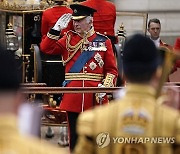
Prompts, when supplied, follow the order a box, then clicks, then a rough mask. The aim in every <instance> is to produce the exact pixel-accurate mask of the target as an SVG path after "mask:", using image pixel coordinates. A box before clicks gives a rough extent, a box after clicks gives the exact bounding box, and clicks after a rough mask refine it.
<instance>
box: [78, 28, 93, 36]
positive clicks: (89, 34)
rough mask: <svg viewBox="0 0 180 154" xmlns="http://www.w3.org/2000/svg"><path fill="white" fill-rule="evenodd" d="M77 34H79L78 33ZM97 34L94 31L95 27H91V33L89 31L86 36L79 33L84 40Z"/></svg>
mask: <svg viewBox="0 0 180 154" xmlns="http://www.w3.org/2000/svg"><path fill="white" fill-rule="evenodd" d="M76 33H77V32H76ZM94 33H95V31H94V27H91V29H90V30H89V31H87V32H86V33H85V34H84V35H81V34H79V33H77V34H78V35H79V36H80V37H82V38H89V37H91V36H92V35H93V34H94Z"/></svg>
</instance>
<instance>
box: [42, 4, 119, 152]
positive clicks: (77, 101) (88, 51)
mask: <svg viewBox="0 0 180 154" xmlns="http://www.w3.org/2000/svg"><path fill="white" fill-rule="evenodd" d="M70 7H71V9H72V10H73V15H72V16H71V14H65V15H63V16H62V17H61V18H59V19H58V21H57V22H56V24H55V25H54V27H53V28H52V29H51V30H50V31H49V32H48V34H47V37H46V38H45V39H44V40H43V41H42V42H41V50H42V51H43V52H45V53H48V54H59V53H60V54H61V55H62V58H63V62H64V65H65V81H64V86H66V87H98V86H104V87H112V86H114V84H115V82H116V78H117V75H118V71H117V67H116V62H115V58H114V54H113V51H112V45H111V41H110V40H109V39H108V38H107V37H106V36H103V35H101V34H99V33H96V32H95V31H94V27H93V17H92V16H93V14H94V12H95V11H96V10H95V9H92V8H90V7H87V6H83V5H79V4H73V5H71V6H70ZM71 18H72V20H73V25H74V30H75V31H69V32H68V33H67V34H66V35H65V36H63V37H62V38H60V36H59V33H60V31H61V30H62V29H64V28H66V27H67V25H68V22H69V21H70V20H71ZM96 96H97V98H98V99H99V100H98V101H97V102H96V101H94V95H93V94H92V93H87V94H85V93H83V94H64V96H63V98H62V101H61V103H60V109H62V110H65V111H67V117H68V124H69V130H70V149H71V151H72V150H73V148H74V146H75V143H76V140H77V134H76V120H77V117H78V115H79V113H80V112H83V111H84V110H88V109H91V108H92V107H93V106H95V105H100V104H104V103H107V101H108V100H107V97H106V96H105V94H104V93H100V94H96Z"/></svg>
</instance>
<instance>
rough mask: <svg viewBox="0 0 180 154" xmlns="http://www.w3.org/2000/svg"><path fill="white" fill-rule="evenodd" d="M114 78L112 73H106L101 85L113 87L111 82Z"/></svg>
mask: <svg viewBox="0 0 180 154" xmlns="http://www.w3.org/2000/svg"><path fill="white" fill-rule="evenodd" d="M114 78H115V75H114V74H110V73H107V75H106V78H105V80H104V83H103V85H104V86H105V87H114V83H113V81H114Z"/></svg>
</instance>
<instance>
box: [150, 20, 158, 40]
mask: <svg viewBox="0 0 180 154" xmlns="http://www.w3.org/2000/svg"><path fill="white" fill-rule="evenodd" d="M160 31H161V25H160V24H158V23H155V22H151V23H150V25H149V29H148V32H149V33H150V35H151V38H152V39H153V40H156V39H158V38H159V35H160Z"/></svg>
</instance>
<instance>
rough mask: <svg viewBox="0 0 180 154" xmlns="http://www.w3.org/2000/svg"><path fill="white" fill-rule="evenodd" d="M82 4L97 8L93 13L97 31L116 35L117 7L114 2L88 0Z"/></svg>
mask: <svg viewBox="0 0 180 154" xmlns="http://www.w3.org/2000/svg"><path fill="white" fill-rule="evenodd" d="M81 4H82V5H85V6H89V7H92V8H94V9H96V10H97V12H95V13H94V15H93V25H94V29H95V31H96V32H99V33H101V34H104V35H110V36H115V32H114V26H115V21H116V7H115V5H114V4H113V3H112V2H109V1H106V0H86V1H84V2H82V3H81Z"/></svg>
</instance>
